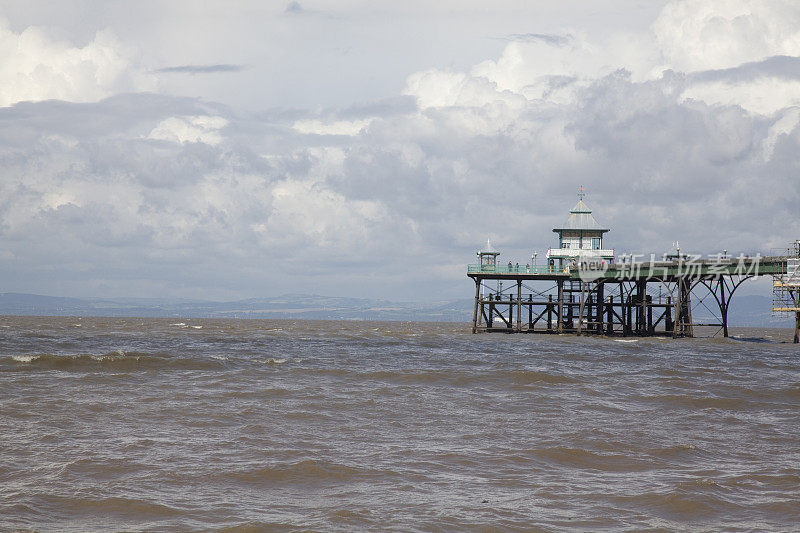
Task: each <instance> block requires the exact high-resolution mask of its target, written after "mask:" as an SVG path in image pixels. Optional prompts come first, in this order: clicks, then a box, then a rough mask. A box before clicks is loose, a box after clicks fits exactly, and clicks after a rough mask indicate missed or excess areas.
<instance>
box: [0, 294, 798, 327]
mask: <svg viewBox="0 0 800 533" xmlns="http://www.w3.org/2000/svg"><path fill="white" fill-rule="evenodd" d="M472 305H473V301H472V299H460V300H445V301H439V302H395V301H388V300H378V299H374V300H373V299H366V298H346V297H337V296H319V295H309V294H284V295H281V296H274V297H265V298H249V299H244V300H236V301H230V302H216V301H202V300H179V299H166V298H165V299H156V298H65V297H58V296H45V295H36V294H26V293H13V292H8V293H2V294H0V315H12V316H34V315H38V316H108V317H154V318H155V317H184V318H242V319H248V318H251V319H265V318H276V319H277V318H287V319H306V320H389V321H414V322H465V323H466V322H469V320H470V316H471V312H472ZM771 305H772V301H771V300H770V298H768V297H766V296H758V295H742V296H738V297H737V299H735V300H734V304H733V305H732V306H731V312H730V313H731V314H730V321H731V325H732V326H740V327H742V326H744V327H792V326H793V325H794V322H793V321H792V320H789V319H788V318H787V317H780V316H778V317H775V316H773V315H772V312H771Z"/></svg>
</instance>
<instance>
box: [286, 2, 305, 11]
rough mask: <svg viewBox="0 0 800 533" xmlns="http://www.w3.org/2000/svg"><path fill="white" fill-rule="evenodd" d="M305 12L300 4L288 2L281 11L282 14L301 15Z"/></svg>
mask: <svg viewBox="0 0 800 533" xmlns="http://www.w3.org/2000/svg"><path fill="white" fill-rule="evenodd" d="M304 11H305V10H304V9H303V6H301V5H300V2H289V3H288V4H286V9H285V10H284V11H283V12H284V13H295V14H299V13H303V12H304Z"/></svg>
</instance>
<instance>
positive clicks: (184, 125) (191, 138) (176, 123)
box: [147, 115, 228, 146]
mask: <svg viewBox="0 0 800 533" xmlns="http://www.w3.org/2000/svg"><path fill="white" fill-rule="evenodd" d="M227 125H228V121H227V120H226V119H224V118H222V117H214V116H208V115H196V116H187V117H170V118H167V119H164V120H162V121H161V122H159V123H158V125H157V126H156V127H155V128H153V130H152V131H151V132H150V134H149V135H148V136H147V137H148V138H149V139H158V140H162V141H171V142H177V143H195V142H197V143H205V144H209V145H211V146H216V145H218V144H219V143H220V142H222V134H221V133H220V131H219V130H221V129H222V128H224V127H225V126H227Z"/></svg>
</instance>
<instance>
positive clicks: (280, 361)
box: [262, 357, 288, 365]
mask: <svg viewBox="0 0 800 533" xmlns="http://www.w3.org/2000/svg"><path fill="white" fill-rule="evenodd" d="M286 361H288V359H276V358H274V357H270V358H269V359H267V360H266V361H262V362H263V363H264V364H267V365H281V364H283V363H285V362H286Z"/></svg>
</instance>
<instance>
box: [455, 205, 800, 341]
mask: <svg viewBox="0 0 800 533" xmlns="http://www.w3.org/2000/svg"><path fill="white" fill-rule="evenodd" d="M580 196H581V198H580V201H579V202H578V204H577V205H576V206H575V207H574V208H573V209H572V210H571V211H570V219H569V220H568V222H567V223H566V224H564V225H563V226H562V227H559V228H555V229H554V230H553V231H554V232H556V233H558V235H559V247H558V248H553V249H551V250H549V251H548V252H547V255H546V264H545V265H537V264H536V261H535V259H536V254H534V255H533V256H532V258H531V259H532V261H531V262H532V263H533V264H530V263H528V264H525V265H520V264H519V263H511V262H509V263H508V264H507V265H504V264H501V263H502V262H501V261H499V260H498V256H499V255H500V253H499V252H497V251H493V250H491V244H490V243H487V249H486V250H484V251H480V252H478V253H477V255H478V257H479V263H478V264H473V265H469V266H468V267H467V276H469V277H470V278H471V279H472V280H473V281H474V282H475V305H474V310H473V317H472V332H473V333H478V332H503V333H572V334H576V335H619V336H655V335H661V336H668V337H673V338H677V337H693V336H695V328H697V327H703V326H707V327H715V328H717V330H718V332H721V333H722V334H723V336H725V337H727V336H728V335H729V330H728V309H729V307H730V303H731V300H732V298H733V296H734V294H735V292H736V290H737V289H738V288H739V287H740V286H741V285H742V283H744V282H745V281H746V280H748V279H751V278H753V277H757V276H772V277H773V279H774V282H773V286H774V289H773V311H774V312H775V313H793V314H794V315H795V331H794V342H795V343H797V342H800V241H796V242H795V243H794V244H793V246H791V247H789V248H788V249H787V250H786V252H785V253H784V254H782V255H770V256H760V255H757V256H755V257H748V256H744V255H740V256H738V257H730V256H728V254H727V252H723V253H720V254H717V255H716V256H712V257H708V258H700V257H699V256H693V255H688V254H682V253H681V252H680V250H679V249H678V250H677V251H676V252H675V253H672V254H664V255H663V256H661V257H660V258H656V257H655V256H654V255H651V256H649V257H646V258H645V257H642V256H624V257H621V258H616V257H615V256H614V251H613V250H612V249H605V248H603V246H602V240H603V237H604V234H605V233H606V232H608V231H609V230H608V229H606V228H602V227H601V226H600V225H599V224H597V222H596V221H595V220H594V217H593V216H592V212H591V210H590V209H589V208H588V207H587V206H586V204H585V203H584V202H583V194H582V193H581V195H580ZM698 307H700V308H701V309H702V310H703V313H702V314H703V315H704V318H703V319H699V318H696V317H693V309H696V308H698ZM708 316H710V317H712V318H711V319H710V320H709V319H708Z"/></svg>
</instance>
